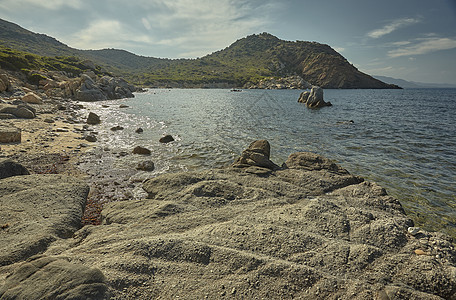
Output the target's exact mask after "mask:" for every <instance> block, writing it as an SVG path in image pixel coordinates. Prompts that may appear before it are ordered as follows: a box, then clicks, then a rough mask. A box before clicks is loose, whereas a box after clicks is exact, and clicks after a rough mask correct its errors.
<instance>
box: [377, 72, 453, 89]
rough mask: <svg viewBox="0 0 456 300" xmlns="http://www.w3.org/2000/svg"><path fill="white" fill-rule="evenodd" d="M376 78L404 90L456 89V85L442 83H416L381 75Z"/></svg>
mask: <svg viewBox="0 0 456 300" xmlns="http://www.w3.org/2000/svg"><path fill="white" fill-rule="evenodd" d="M373 77H374V78H377V79H378V80H381V81H383V82H386V83H390V84H396V85H398V86H400V87H402V88H404V89H419V88H430V89H434V88H440V89H444V88H456V85H455V84H442V83H424V82H415V81H407V80H404V79H397V78H392V77H387V76H380V75H374V76H373Z"/></svg>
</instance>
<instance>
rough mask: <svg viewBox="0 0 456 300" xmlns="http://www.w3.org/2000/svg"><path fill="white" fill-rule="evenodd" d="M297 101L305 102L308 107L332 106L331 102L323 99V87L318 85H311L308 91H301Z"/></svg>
mask: <svg viewBox="0 0 456 300" xmlns="http://www.w3.org/2000/svg"><path fill="white" fill-rule="evenodd" d="M298 102H300V103H305V104H306V106H307V107H309V108H320V107H324V106H332V104H331V102H325V101H324V100H323V89H322V88H321V87H319V86H312V89H311V91H310V92H308V91H305V92H302V93H301V95H300V96H299V99H298Z"/></svg>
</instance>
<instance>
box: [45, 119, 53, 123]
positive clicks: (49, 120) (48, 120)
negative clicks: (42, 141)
mask: <svg viewBox="0 0 456 300" xmlns="http://www.w3.org/2000/svg"><path fill="white" fill-rule="evenodd" d="M44 122H46V123H54V122H55V121H54V120H53V119H49V118H47V119H44Z"/></svg>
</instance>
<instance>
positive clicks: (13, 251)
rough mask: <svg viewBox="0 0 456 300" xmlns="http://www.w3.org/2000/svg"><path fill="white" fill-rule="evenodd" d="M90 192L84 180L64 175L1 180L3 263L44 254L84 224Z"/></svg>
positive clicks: (0, 245) (0, 254)
mask: <svg viewBox="0 0 456 300" xmlns="http://www.w3.org/2000/svg"><path fill="white" fill-rule="evenodd" d="M88 193H89V187H88V186H87V184H86V183H85V182H84V181H83V180H79V179H77V178H73V177H67V176H63V175H28V176H14V177H8V178H4V179H1V180H0V207H1V208H2V209H1V210H0V224H8V229H7V230H1V229H0V230H1V231H0V235H1V239H2V242H1V243H0V266H5V265H8V264H12V263H15V262H18V261H21V260H24V259H27V258H28V257H30V256H32V255H35V254H37V253H41V252H43V251H44V250H46V248H47V247H48V245H49V244H50V243H51V242H52V241H54V240H55V239H57V238H68V237H71V235H72V234H73V232H75V231H76V230H77V229H79V228H80V227H81V218H82V214H83V212H84V207H85V203H86V199H87V195H88Z"/></svg>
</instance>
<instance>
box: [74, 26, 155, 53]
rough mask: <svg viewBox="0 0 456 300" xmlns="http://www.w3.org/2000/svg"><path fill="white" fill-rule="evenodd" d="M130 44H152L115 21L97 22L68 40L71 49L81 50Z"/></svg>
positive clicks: (147, 38)
mask: <svg viewBox="0 0 456 300" xmlns="http://www.w3.org/2000/svg"><path fill="white" fill-rule="evenodd" d="M131 43H139V44H142V43H146V44H150V43H153V40H152V39H151V38H150V37H149V36H147V35H143V34H138V33H137V32H132V31H131V30H129V29H128V28H127V27H126V26H125V25H123V24H122V23H121V22H119V21H116V20H102V19H101V20H97V21H94V22H92V23H90V24H89V26H88V27H87V28H85V29H83V30H81V31H79V32H77V33H75V34H74V35H73V36H72V37H71V38H70V44H71V46H73V47H76V48H81V49H99V48H113V47H126V46H131Z"/></svg>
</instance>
